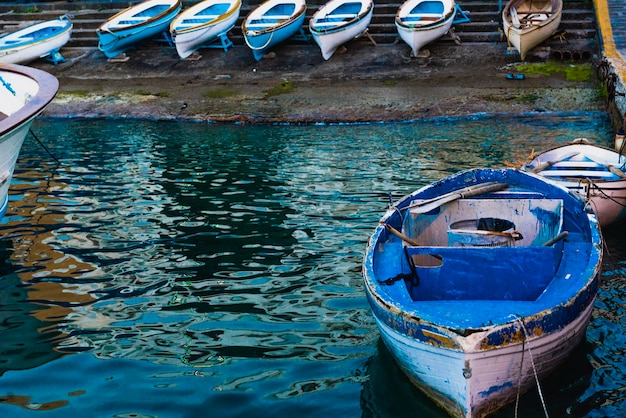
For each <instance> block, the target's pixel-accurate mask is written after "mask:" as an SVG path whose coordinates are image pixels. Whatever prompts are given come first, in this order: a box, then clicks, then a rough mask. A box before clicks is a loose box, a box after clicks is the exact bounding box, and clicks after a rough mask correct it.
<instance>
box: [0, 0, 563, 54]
mask: <svg viewBox="0 0 626 418" xmlns="http://www.w3.org/2000/svg"><path fill="white" fill-rule="evenodd" d="M562 8H563V3H562V0H510V1H509V2H508V3H507V5H506V7H505V8H504V9H503V11H502V21H503V27H504V32H505V34H506V36H507V39H508V42H509V44H510V45H511V48H515V49H516V50H518V51H519V53H520V56H521V58H522V59H524V58H525V56H526V54H527V52H528V51H529V50H531V49H532V48H534V47H535V46H537V45H538V44H540V43H541V42H543V41H544V40H546V39H547V38H548V37H550V36H551V35H553V34H554V32H555V31H556V30H557V28H558V26H559V23H560V20H561V12H562ZM240 10H241V0H204V1H200V2H199V3H197V4H195V5H193V6H191V7H189V8H187V9H185V10H183V9H182V2H181V0H147V1H144V2H142V3H139V4H137V5H134V6H132V7H129V8H127V9H125V10H122V11H121V12H119V13H117V14H115V15H113V16H112V17H110V18H109V19H107V20H106V22H104V23H103V24H102V25H101V26H100V27H99V28H98V29H97V34H98V37H99V44H98V48H99V49H100V50H101V51H102V52H103V53H104V54H105V55H106V56H107V57H108V58H110V59H118V60H120V59H121V58H120V56H121V55H122V54H124V53H125V51H127V50H128V49H130V48H132V47H134V46H135V45H136V44H137V43H139V42H141V41H144V40H147V39H151V38H155V37H157V36H160V35H163V36H164V39H165V40H168V41H171V42H173V44H174V45H175V46H176V50H177V52H178V54H179V56H180V57H181V59H185V58H188V57H190V56H191V55H192V54H194V52H196V51H197V50H198V49H200V48H209V47H210V48H223V49H224V50H227V49H228V48H229V47H230V46H232V45H233V43H232V42H231V41H230V39H229V38H228V32H229V31H230V30H231V29H232V28H233V27H234V26H235V24H236V22H237V20H238V19H239V15H240ZM459 10H460V9H459V8H458V6H457V5H456V4H455V2H454V0H407V1H406V2H404V3H403V4H402V5H401V6H400V7H399V9H398V11H397V13H396V17H395V24H396V27H397V30H398V34H399V36H400V38H401V39H402V40H403V41H404V42H406V43H407V44H408V45H409V46H410V48H411V52H412V55H413V56H417V55H418V53H419V51H420V50H421V49H422V48H423V47H424V46H425V45H427V44H429V43H431V42H433V41H435V40H436V39H439V38H440V37H442V36H443V35H445V34H446V33H447V32H448V31H449V30H450V28H451V27H452V25H453V24H454V23H460V22H465V21H468V20H469V19H468V18H467V16H466V15H465V14H464V13H463V12H462V11H461V12H460V14H462V15H463V17H462V18H457V12H459ZM373 11H374V3H373V0H330V1H329V2H328V3H326V4H324V5H323V6H321V7H320V8H319V9H317V10H316V11H315V13H314V14H313V16H312V17H311V19H310V20H309V25H308V26H309V32H310V34H311V37H312V38H313V39H314V40H315V42H316V43H317V44H318V45H319V47H320V49H321V53H322V56H323V58H324V59H325V60H328V59H330V58H331V57H332V55H333V54H334V52H335V51H336V50H337V49H338V48H339V47H341V46H342V45H344V44H345V43H346V42H348V41H350V40H352V39H356V38H359V37H360V36H362V35H363V34H366V33H367V29H368V26H369V24H370V21H371V19H372V14H373ZM305 14H306V3H305V0H267V1H265V2H263V3H261V4H260V5H259V6H257V7H256V8H254V9H253V10H252V11H250V13H249V14H248V15H247V16H246V17H245V19H244V20H243V23H242V32H243V35H244V40H245V43H246V44H247V45H248V46H249V47H250V49H251V50H252V52H253V55H254V57H255V59H257V60H260V59H262V58H263V57H264V56H265V55H266V54H267V52H268V51H269V50H271V49H272V48H274V47H275V46H276V45H278V44H279V43H281V42H283V41H285V40H286V39H289V38H291V37H294V36H296V35H298V34H300V35H302V37H304V38H306V34H305V33H304V30H303V26H304V20H305ZM71 31H72V23H71V22H70V20H69V19H68V18H67V17H65V16H63V17H61V18H59V19H53V20H50V21H47V22H41V23H38V24H36V25H33V26H31V27H28V28H24V29H21V30H19V31H17V32H14V33H12V34H9V35H6V36H4V37H2V38H0V62H4V63H26V62H28V61H32V60H33V59H36V58H40V57H49V58H51V59H52V60H53V62H54V63H55V64H56V63H57V62H59V61H63V57H62V56H61V55H60V53H59V49H60V48H61V47H62V46H63V45H65V44H66V43H67V42H68V41H69V39H70V35H71Z"/></svg>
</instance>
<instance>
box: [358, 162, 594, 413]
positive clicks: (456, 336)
mask: <svg viewBox="0 0 626 418" xmlns="http://www.w3.org/2000/svg"><path fill="white" fill-rule="evenodd" d="M492 181H495V182H496V183H495V186H498V187H500V186H502V185H503V183H504V185H505V186H507V188H506V190H499V189H498V190H497V191H493V190H492V189H488V190H487V192H485V191H483V192H482V193H486V194H487V196H486V197H485V196H483V197H480V198H477V197H475V196H476V194H477V193H475V192H473V191H472V190H478V189H480V188H481V187H482V186H481V185H482V184H488V183H485V182H492ZM474 188H476V189H474ZM470 189H471V190H470ZM458 190H463V191H462V193H458V192H457V191H458ZM494 190H495V189H494ZM472 193H474V194H472ZM433 205H434V206H433ZM415 207H417V209H418V211H417V212H414V211H415V210H416V209H413V208H415ZM419 209H422V210H421V211H419ZM470 215H471V216H470ZM474 215H478V217H482V216H485V217H486V219H494V217H498V216H500V217H502V218H503V219H513V220H514V221H515V225H517V226H516V230H517V231H519V232H520V233H519V234H518V235H519V236H518V238H516V239H519V241H515V243H512V242H511V241H507V242H506V243H503V242H490V243H488V244H487V243H486V242H485V241H483V240H482V239H483V238H484V237H485V236H490V237H495V238H498V239H500V238H503V237H504V236H507V238H511V237H512V235H510V234H509V233H505V232H488V231H475V232H485V234H487V235H485V236H483V235H481V234H477V235H476V236H477V237H480V240H478V239H477V240H476V241H475V242H474V243H472V244H471V245H467V246H466V244H465V243H464V242H462V241H459V240H457V238H458V236H457V235H458V234H456V232H457V230H455V229H454V226H455V225H457V224H463V222H465V221H461V222H459V221H458V219H462V218H463V216H470V218H471V219H473V218H474ZM538 224H542V225H541V226H538ZM442 226H443V227H444V228H449V229H448V230H447V234H446V232H445V229H443V231H444V233H443V236H442V234H441V233H440V231H441V230H442V228H441V227H442ZM398 230H401V231H402V232H401V233H400V232H398ZM533 231H535V232H533ZM403 234H404V235H403ZM565 236H567V240H564V239H563V237H565ZM550 237H555V239H552V238H550ZM601 263H602V240H601V234H600V230H599V225H598V222H597V219H596V217H595V215H594V214H593V213H590V212H589V211H587V210H586V209H585V204H584V202H582V201H581V200H580V199H578V198H577V197H575V196H574V195H572V194H571V193H570V192H569V191H568V190H567V189H566V188H565V187H562V186H559V185H556V184H554V183H552V182H549V181H548V180H546V179H542V178H541V177H540V176H538V175H534V174H527V173H524V172H522V171H520V170H495V169H475V170H468V171H464V172H460V173H457V174H456V175H453V176H450V177H448V178H446V179H443V180H440V181H439V182H436V183H433V184H432V185H430V186H426V187H424V188H422V189H420V190H418V191H416V192H414V193H413V194H411V195H409V196H406V197H404V198H403V199H401V200H400V201H399V202H398V203H396V204H395V205H394V206H393V207H392V208H391V209H390V210H388V211H387V213H386V214H385V215H384V216H383V218H382V219H381V221H380V225H379V226H378V227H377V228H376V230H375V232H374V234H373V235H372V237H371V238H370V241H369V243H368V246H367V249H366V253H365V257H364V261H363V277H364V282H365V289H366V294H367V298H368V302H369V304H370V307H371V309H372V312H373V314H374V318H375V320H376V323H377V326H378V328H379V330H380V334H381V337H382V339H383V341H384V343H385V344H386V345H387V347H388V348H389V351H390V352H391V353H392V355H393V357H394V358H395V360H396V361H397V363H398V364H399V365H400V367H401V369H402V370H403V371H404V372H405V373H406V374H407V376H408V377H409V378H410V380H411V381H412V382H413V383H414V384H415V385H416V386H417V387H418V388H420V389H421V390H422V391H423V392H424V393H426V394H427V395H428V396H429V397H431V398H432V399H433V400H434V401H435V402H436V403H437V404H439V405H440V406H441V407H442V408H444V409H445V410H446V411H447V412H448V413H449V414H450V415H452V416H455V417H466V418H467V417H482V416H485V415H486V414H489V413H492V412H494V411H497V410H498V409H500V408H501V407H503V406H504V405H506V404H508V403H510V402H511V401H513V400H514V399H515V397H516V396H517V394H518V393H524V392H525V391H527V390H528V389H530V388H531V387H532V386H534V385H535V382H536V380H537V379H541V378H543V377H545V376H547V375H548V374H550V373H551V372H552V371H554V370H555V368H557V367H558V365H560V364H561V363H562V362H563V361H564V360H565V359H566V358H567V357H568V356H569V355H570V353H571V352H572V351H573V350H574V348H575V347H576V345H577V344H578V343H579V342H580V341H581V339H582V338H583V337H584V334H585V330H586V328H587V325H588V323H589V320H590V316H591V312H592V309H593V303H594V300H595V297H596V293H597V289H598V285H599V277H600V273H601Z"/></svg>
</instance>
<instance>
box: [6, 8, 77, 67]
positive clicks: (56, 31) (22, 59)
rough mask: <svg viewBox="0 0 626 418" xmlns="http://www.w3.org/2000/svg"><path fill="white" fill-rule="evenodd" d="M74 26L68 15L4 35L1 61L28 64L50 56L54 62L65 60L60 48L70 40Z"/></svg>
mask: <svg viewBox="0 0 626 418" xmlns="http://www.w3.org/2000/svg"><path fill="white" fill-rule="evenodd" d="M72 26H73V25H72V22H71V21H70V19H69V18H68V17H67V16H61V17H59V18H58V19H52V20H47V21H45V22H39V23H36V24H34V25H31V26H28V27H26V28H23V29H20V30H17V31H15V32H12V33H9V34H8V35H5V36H3V37H2V38H0V63H4V64H26V63H29V62H31V61H34V60H36V59H37V58H50V60H51V61H52V62H53V63H54V64H57V63H58V62H62V61H64V59H63V57H62V56H61V55H60V53H59V49H61V47H62V46H63V45H65V44H66V43H67V42H68V41H69V40H70V37H71V35H72Z"/></svg>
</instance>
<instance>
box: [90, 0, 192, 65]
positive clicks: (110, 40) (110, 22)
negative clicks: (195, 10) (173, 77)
mask: <svg viewBox="0 0 626 418" xmlns="http://www.w3.org/2000/svg"><path fill="white" fill-rule="evenodd" d="M181 7H182V5H181V0H148V1H144V2H142V3H139V4H136V5H134V6H132V7H129V8H127V9H124V10H122V11H121V12H119V13H117V14H115V15H113V16H111V17H110V18H109V19H107V21H106V22H104V23H103V24H102V25H101V26H100V27H99V28H98V30H97V31H96V32H97V34H98V38H99V39H100V41H99V43H98V49H100V51H102V52H103V53H104V55H106V56H107V57H108V58H114V57H117V56H118V55H120V54H122V53H123V52H125V51H126V50H128V49H130V48H132V47H133V46H134V45H135V44H137V43H138V42H140V41H144V40H147V39H150V38H153V37H155V36H157V35H159V34H162V33H165V34H167V33H168V29H169V26H170V23H171V22H172V20H174V18H175V17H176V15H177V14H178V12H179V11H180V9H181Z"/></svg>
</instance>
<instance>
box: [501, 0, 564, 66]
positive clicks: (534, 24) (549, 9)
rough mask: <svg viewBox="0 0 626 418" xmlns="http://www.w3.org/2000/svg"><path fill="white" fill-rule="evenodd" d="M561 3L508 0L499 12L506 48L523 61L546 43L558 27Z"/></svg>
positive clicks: (535, 0) (553, 1)
mask: <svg viewBox="0 0 626 418" xmlns="http://www.w3.org/2000/svg"><path fill="white" fill-rule="evenodd" d="M562 11H563V0H510V1H509V2H508V3H507V4H506V6H505V7H504V9H503V10H502V26H503V27H504V34H505V35H506V37H507V39H508V42H509V45H512V46H513V47H514V48H515V49H516V50H517V51H518V52H519V54H520V58H521V59H522V60H524V59H525V58H526V54H527V53H528V51H530V50H531V49H533V48H534V47H536V46H537V45H539V44H540V43H542V42H543V41H545V40H546V39H548V38H549V37H550V36H552V35H554V33H555V32H556V31H557V29H558V28H559V25H560V24H561V13H562Z"/></svg>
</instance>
